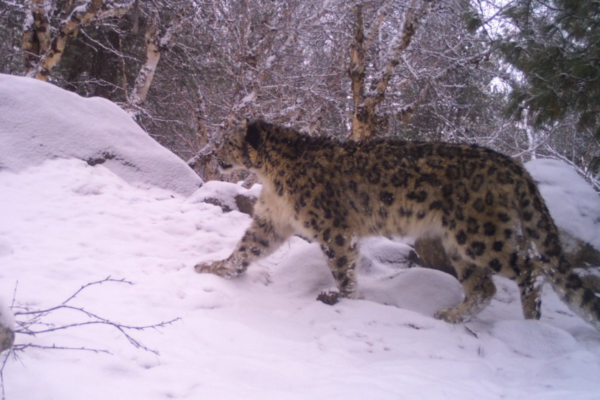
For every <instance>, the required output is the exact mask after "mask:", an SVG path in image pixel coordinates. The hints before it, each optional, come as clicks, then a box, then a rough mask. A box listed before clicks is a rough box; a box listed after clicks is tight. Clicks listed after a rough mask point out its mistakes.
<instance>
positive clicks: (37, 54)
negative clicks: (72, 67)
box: [22, 0, 133, 81]
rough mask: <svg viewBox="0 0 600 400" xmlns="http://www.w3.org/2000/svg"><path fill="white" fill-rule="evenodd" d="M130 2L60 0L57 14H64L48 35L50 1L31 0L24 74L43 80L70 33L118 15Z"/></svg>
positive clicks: (27, 22)
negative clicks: (59, 10) (51, 34)
mask: <svg viewBox="0 0 600 400" xmlns="http://www.w3.org/2000/svg"><path fill="white" fill-rule="evenodd" d="M132 4H133V1H132V0H124V1H122V2H117V1H112V0H106V1H102V0H87V1H85V2H84V3H82V4H74V2H73V1H70V0H68V1H64V2H62V9H61V15H65V17H64V18H61V19H60V22H59V25H58V28H57V30H56V34H55V35H54V36H53V37H52V38H51V37H50V27H49V15H48V14H49V11H51V10H52V4H51V3H50V2H48V1H46V0H32V1H31V3H30V15H29V16H28V18H27V19H26V21H25V25H24V28H23V40H22V43H23V44H22V47H23V52H24V54H25V57H24V62H25V72H26V74H27V76H31V77H35V78H36V79H39V80H43V81H45V80H47V79H48V77H49V76H50V73H51V72H52V69H53V68H54V67H55V66H56V64H57V63H58V62H60V60H61V59H62V56H63V54H64V51H65V47H66V46H67V43H68V40H69V38H70V37H74V36H77V34H78V33H79V31H80V29H81V28H84V27H87V26H90V25H92V24H100V23H101V22H102V21H104V20H106V19H109V18H115V17H120V16H122V15H123V14H125V13H126V12H127V11H128V10H129V8H130V7H131V5H132Z"/></svg>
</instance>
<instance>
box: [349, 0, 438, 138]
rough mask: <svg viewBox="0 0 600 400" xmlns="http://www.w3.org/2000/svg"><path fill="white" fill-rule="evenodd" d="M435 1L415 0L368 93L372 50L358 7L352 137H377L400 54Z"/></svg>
mask: <svg viewBox="0 0 600 400" xmlns="http://www.w3.org/2000/svg"><path fill="white" fill-rule="evenodd" d="M431 3H432V0H412V2H411V4H410V6H409V7H408V9H407V11H406V13H405V16H404V26H403V28H402V30H401V31H400V33H399V35H398V36H397V37H396V38H394V39H393V41H392V43H391V44H390V46H389V50H388V55H387V61H386V63H385V66H384V67H383V69H382V70H381V71H379V72H378V73H377V74H376V75H375V76H376V77H375V79H373V82H372V83H371V87H370V88H369V90H368V91H366V93H365V90H364V80H365V51H366V50H368V49H367V48H365V46H364V34H363V29H364V28H363V20H362V10H361V7H360V6H357V7H356V33H355V35H354V41H355V43H354V44H353V46H352V50H351V54H350V68H349V71H348V72H349V74H350V79H351V81H352V96H353V99H354V114H353V115H352V133H351V134H350V139H351V140H364V139H368V138H370V137H372V136H375V134H376V132H377V130H376V128H377V127H376V112H377V107H378V106H379V104H381V102H382V101H383V99H384V98H385V91H386V90H387V87H388V84H389V81H390V78H391V76H392V73H393V72H394V70H395V68H396V66H397V65H398V64H399V63H400V57H401V55H402V53H403V52H404V51H405V50H406V49H407V48H408V46H409V45H410V43H411V41H412V39H413V37H414V36H415V33H416V32H417V29H418V27H419V24H420V23H421V21H422V19H423V18H424V17H425V15H427V12H428V11H429V8H430V5H431ZM386 6H387V4H384V6H382V8H381V9H380V10H379V11H378V13H377V17H376V19H375V21H374V22H373V26H372V28H371V31H370V33H369V35H368V41H367V44H370V41H371V40H372V38H373V37H374V36H375V34H376V31H377V30H379V26H380V24H381V21H382V20H383V17H384V16H385V7H386Z"/></svg>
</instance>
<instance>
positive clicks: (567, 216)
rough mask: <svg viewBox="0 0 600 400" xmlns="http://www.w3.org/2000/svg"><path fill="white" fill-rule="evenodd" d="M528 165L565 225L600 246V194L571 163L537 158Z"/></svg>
mask: <svg viewBox="0 0 600 400" xmlns="http://www.w3.org/2000/svg"><path fill="white" fill-rule="evenodd" d="M525 168H526V169H527V170H528V171H529V173H530V174H531V175H532V176H533V178H534V179H535V181H536V182H537V184H538V187H539V189H540V192H541V193H542V196H543V197H544V199H546V204H547V206H548V209H549V210H550V213H551V214H552V218H554V221H555V222H556V225H558V226H559V227H560V228H561V229H564V230H565V231H567V232H568V233H570V234H571V235H573V236H575V237H578V238H580V239H582V240H584V241H586V242H588V243H589V244H591V245H592V246H593V247H595V248H596V249H598V250H600V196H599V195H598V193H596V191H595V190H594V189H593V188H592V187H591V186H590V185H588V184H587V183H586V182H585V179H583V178H582V177H581V176H579V174H577V172H575V170H574V169H573V168H571V167H569V165H568V164H566V163H564V162H563V161H559V160H551V159H536V160H532V161H529V162H528V163H527V164H526V165H525Z"/></svg>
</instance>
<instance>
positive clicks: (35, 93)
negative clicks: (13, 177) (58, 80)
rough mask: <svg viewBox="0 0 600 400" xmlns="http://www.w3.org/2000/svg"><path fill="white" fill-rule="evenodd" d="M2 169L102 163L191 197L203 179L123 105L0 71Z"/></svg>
mask: <svg viewBox="0 0 600 400" xmlns="http://www.w3.org/2000/svg"><path fill="white" fill-rule="evenodd" d="M0 149H1V150H0V169H8V170H11V171H19V170H22V169H23V168H26V167H28V166H31V165H39V164H40V163H42V162H43V161H44V160H47V159H54V158H76V159H80V160H86V161H89V162H90V163H92V164H96V163H103V165H104V166H106V167H107V168H108V169H110V170H111V171H113V172H114V173H115V174H117V175H119V176H120V177H122V178H123V179H125V180H127V181H128V182H139V183H143V184H150V185H153V186H159V187H162V188H165V189H170V190H173V191H175V192H178V193H181V194H184V195H189V194H191V193H192V192H194V190H196V189H197V188H198V187H199V186H200V185H201V184H202V181H201V179H200V178H199V177H198V176H197V175H196V174H195V173H194V172H193V171H192V170H191V169H190V168H189V167H188V166H187V165H186V164H185V163H184V162H183V161H182V160H180V159H179V158H178V157H177V156H175V155H174V154H173V153H171V152H170V151H168V150H166V149H165V148H163V147H162V146H161V145H159V144H158V143H157V142H156V141H154V139H152V138H151V137H150V136H148V134H146V133H145V132H144V131H143V130H142V129H140V127H139V126H137V125H136V124H135V122H133V121H132V119H131V118H130V117H129V116H128V115H127V114H126V113H125V112H124V111H123V110H121V109H120V108H119V107H117V106H116V105H115V104H113V103H111V102H110V101H108V100H105V99H102V98H98V97H96V98H90V99H85V98H82V97H80V96H78V95H76V94H74V93H71V92H68V91H66V90H62V89H60V88H58V87H56V86H53V85H51V84H49V83H45V82H40V81H38V80H35V79H29V78H23V77H17V76H10V75H2V74H0Z"/></svg>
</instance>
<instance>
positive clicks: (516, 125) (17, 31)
mask: <svg viewBox="0 0 600 400" xmlns="http://www.w3.org/2000/svg"><path fill="white" fill-rule="evenodd" d="M0 73H6V74H13V75H27V76H30V77H32V78H36V79H41V80H46V81H49V82H51V83H53V84H55V85H57V86H60V87H62V88H64V89H67V90H70V91H73V92H76V93H78V94H80V95H82V96H85V97H90V96H100V97H104V98H107V99H109V100H111V101H113V102H115V103H117V104H119V105H120V106H121V107H122V108H124V109H125V110H127V111H128V112H129V113H130V115H131V116H132V118H135V120H136V121H137V122H138V123H139V125H140V126H142V128H143V129H145V130H146V131H147V132H148V133H149V134H150V135H151V136H152V137H153V138H155V139H156V140H157V141H158V142H160V143H161V144H162V145H163V146H165V147H167V148H168V149H170V150H171V151H173V152H174V153H175V154H177V155H178V156H179V157H181V158H182V159H184V160H186V161H188V163H189V165H190V166H192V167H193V168H194V169H195V170H196V172H198V174H199V175H200V176H201V177H202V178H203V179H205V180H209V179H223V177H222V176H220V174H219V173H218V171H217V169H216V165H215V162H214V160H213V159H212V154H213V149H214V143H215V142H216V141H218V138H219V136H220V135H221V133H222V132H223V130H224V129H226V128H228V127H229V126H230V125H232V124H235V123H238V122H239V121H241V120H244V119H246V118H258V117H260V118H265V119H267V120H269V121H271V122H274V123H279V124H284V125H286V126H291V127H294V128H296V129H298V130H300V131H303V132H305V133H306V134H309V135H326V136H331V137H336V138H340V139H346V140H360V139H366V138H369V137H372V136H377V137H385V136H394V137H399V138H402V139H407V140H437V141H447V142H468V143H477V144H480V145H484V146H488V147H491V148H494V149H496V150H498V151H501V152H503V153H506V154H509V155H511V156H513V157H516V158H519V159H521V160H522V161H528V160H530V159H532V158H537V157H551V158H557V159H561V160H563V161H566V162H567V163H569V164H570V165H572V166H573V167H575V168H576V169H577V171H578V172H579V173H580V174H581V175H583V176H584V177H585V178H586V179H587V180H588V182H589V183H591V184H592V185H593V186H594V188H595V189H596V190H597V191H598V190H600V140H599V138H600V136H599V134H598V132H600V113H599V111H600V2H598V1H580V0H512V1H510V0H446V1H442V0H437V1H435V0H403V1H391V0H373V1H367V0H361V1H347V0H329V1H326V0H256V1H251V0H173V1H166V0H148V1H144V0H141V1H140V0H120V1H117V0H114V1H112V0H104V1H102V0H84V1H74V0H62V1H61V0H30V1H22V0H0ZM31 112H32V113H35V112H36V111H35V110H31ZM56 112H57V113H67V112H68V110H65V109H63V108H61V105H60V104H56ZM81 134H82V135H85V132H82V133H81ZM239 178H240V177H239V176H238V177H234V179H239Z"/></svg>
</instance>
